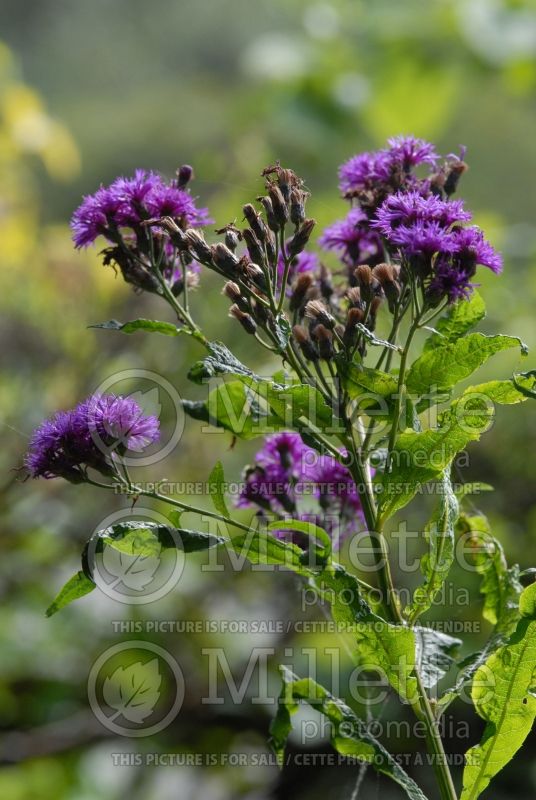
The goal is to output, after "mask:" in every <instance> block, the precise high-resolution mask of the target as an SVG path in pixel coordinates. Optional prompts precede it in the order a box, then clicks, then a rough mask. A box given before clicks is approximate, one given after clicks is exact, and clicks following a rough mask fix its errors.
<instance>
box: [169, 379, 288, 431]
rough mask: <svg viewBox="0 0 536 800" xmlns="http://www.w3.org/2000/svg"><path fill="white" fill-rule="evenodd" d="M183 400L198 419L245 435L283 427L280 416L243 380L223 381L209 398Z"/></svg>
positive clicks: (185, 407) (191, 414) (184, 404)
mask: <svg viewBox="0 0 536 800" xmlns="http://www.w3.org/2000/svg"><path fill="white" fill-rule="evenodd" d="M182 404H183V408H184V410H185V412H186V413H187V414H188V415H189V416H191V417H193V418H194V419H197V420H200V421H202V422H206V423H208V424H209V425H213V426H214V427H216V428H224V429H225V430H228V431H230V432H231V433H232V434H233V435H234V436H238V437H239V438H241V439H254V438H255V437H257V436H265V435H266V434H267V433H274V431H277V430H280V428H281V427H282V422H281V419H280V418H279V416H278V415H276V414H273V413H271V412H270V411H266V410H264V409H263V408H262V407H261V405H260V404H259V402H258V399H257V397H256V395H255V392H254V390H253V389H251V388H250V387H249V386H248V385H247V384H245V383H244V382H243V381H241V380H236V381H227V382H225V383H221V384H220V385H219V386H217V387H216V388H215V389H213V390H212V391H211V392H210V394H209V396H208V398H207V400H206V401H189V400H183V403H182Z"/></svg>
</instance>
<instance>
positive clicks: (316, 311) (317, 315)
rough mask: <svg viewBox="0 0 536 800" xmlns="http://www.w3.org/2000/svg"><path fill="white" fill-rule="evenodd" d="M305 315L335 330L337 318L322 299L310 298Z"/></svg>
mask: <svg viewBox="0 0 536 800" xmlns="http://www.w3.org/2000/svg"><path fill="white" fill-rule="evenodd" d="M305 316H306V317H307V319H310V320H313V322H318V323H320V324H322V325H324V326H325V327H326V328H329V329H330V330H333V328H334V327H335V318H334V317H332V316H331V314H330V313H329V311H328V310H327V308H326V306H325V305H324V304H323V303H322V302H321V301H320V300H309V302H308V303H307V305H306V306H305Z"/></svg>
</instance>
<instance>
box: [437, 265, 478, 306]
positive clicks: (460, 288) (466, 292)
mask: <svg viewBox="0 0 536 800" xmlns="http://www.w3.org/2000/svg"><path fill="white" fill-rule="evenodd" d="M470 278H471V276H470V275H468V274H467V273H466V272H464V271H463V270H460V269H457V267H456V265H455V264H453V263H452V261H450V260H449V259H446V258H440V259H438V260H437V262H436V263H435V265H434V276H433V278H432V280H431V281H430V285H429V287H428V294H429V295H430V297H432V298H433V299H435V300H440V299H441V298H442V297H446V298H447V299H448V301H449V303H455V302H456V301H457V300H462V299H467V298H468V297H469V296H470V294H471V292H472V290H473V287H474V286H475V284H473V283H471V282H470Z"/></svg>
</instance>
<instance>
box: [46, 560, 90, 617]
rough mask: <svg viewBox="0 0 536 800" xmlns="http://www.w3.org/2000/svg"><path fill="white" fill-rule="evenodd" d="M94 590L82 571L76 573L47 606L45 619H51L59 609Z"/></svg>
mask: <svg viewBox="0 0 536 800" xmlns="http://www.w3.org/2000/svg"><path fill="white" fill-rule="evenodd" d="M94 588H95V584H94V583H93V581H92V580H90V579H89V578H88V577H87V576H86V575H84V573H83V572H82V571H80V572H77V573H76V575H73V577H72V578H69V580H68V581H67V583H66V584H65V586H64V587H63V588H62V589H61V590H60V592H59V594H58V595H57V597H56V599H55V600H54V602H53V603H51V604H50V605H49V607H48V608H47V610H46V612H45V613H46V615H47V617H51V616H52V615H53V614H55V613H56V612H57V611H59V610H60V609H62V608H64V607H65V606H67V605H69V603H72V602H73V600H78V598H79V597H83V596H84V595H85V594H89V592H92V591H93V589H94Z"/></svg>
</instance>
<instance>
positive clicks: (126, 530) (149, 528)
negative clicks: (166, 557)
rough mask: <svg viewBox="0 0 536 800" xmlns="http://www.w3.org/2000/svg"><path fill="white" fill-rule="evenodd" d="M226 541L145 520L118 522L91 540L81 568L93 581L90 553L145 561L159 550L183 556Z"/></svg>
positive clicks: (85, 549) (84, 552)
mask: <svg viewBox="0 0 536 800" xmlns="http://www.w3.org/2000/svg"><path fill="white" fill-rule="evenodd" d="M224 541H225V540H224V539H223V537H221V536H214V535H212V534H210V533H203V532H201V531H194V530H189V529H188V528H178V527H177V528H175V527H173V526H172V525H161V524H159V523H156V522H145V521H142V520H132V521H129V522H118V523H116V524H115V525H111V526H109V527H108V528H103V529H102V530H99V531H97V532H96V533H94V534H93V535H92V536H91V537H90V538H89V539H88V541H87V542H86V545H85V547H84V550H83V553H82V568H83V570H84V574H85V575H86V576H87V577H88V578H89V579H90V580H91V579H92V576H93V567H94V565H93V563H90V562H89V555H90V553H91V554H92V555H93V556H94V555H95V554H96V553H102V552H103V551H104V550H109V549H115V550H116V551H121V550H123V552H125V553H127V554H129V555H130V556H141V557H144V558H145V557H154V553H155V547H156V546H159V547H160V548H161V549H163V550H165V549H177V548H179V549H180V550H182V551H183V552H184V553H195V552H198V551H201V550H208V549H209V548H211V547H215V546H216V545H219V544H221V543H222V542H224ZM114 568H115V567H114Z"/></svg>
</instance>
